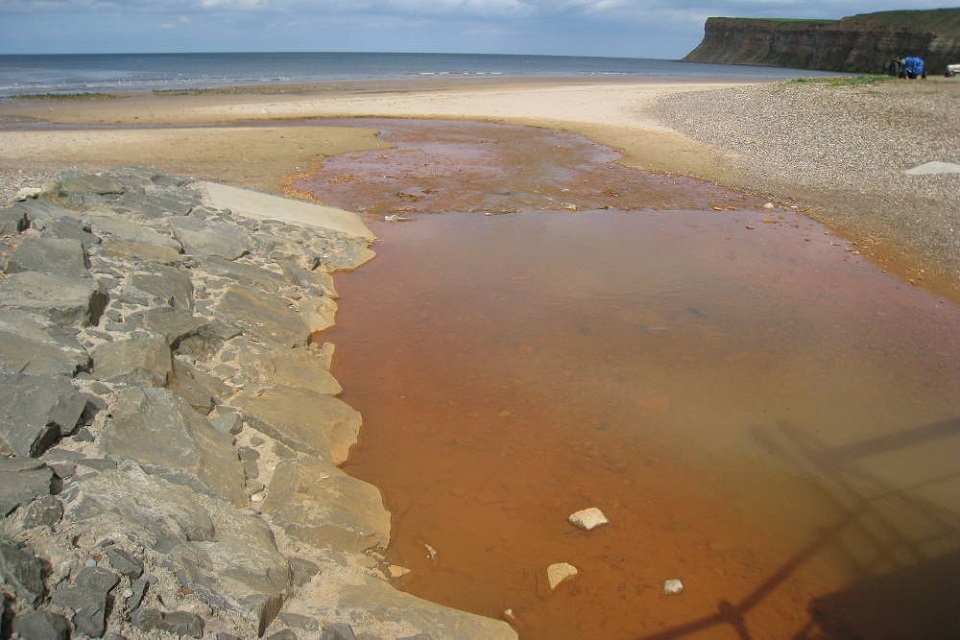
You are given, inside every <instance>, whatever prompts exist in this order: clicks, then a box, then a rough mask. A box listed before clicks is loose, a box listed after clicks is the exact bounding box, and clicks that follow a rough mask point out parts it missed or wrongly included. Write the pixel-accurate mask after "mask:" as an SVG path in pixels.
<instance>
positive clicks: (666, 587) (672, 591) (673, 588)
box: [663, 578, 683, 596]
mask: <svg viewBox="0 0 960 640" xmlns="http://www.w3.org/2000/svg"><path fill="white" fill-rule="evenodd" d="M681 593H683V583H682V582H680V581H679V580H677V579H676V578H671V579H670V580H664V581H663V595H665V596H678V595H680V594H681Z"/></svg>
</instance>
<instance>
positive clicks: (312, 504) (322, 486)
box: [263, 458, 390, 552]
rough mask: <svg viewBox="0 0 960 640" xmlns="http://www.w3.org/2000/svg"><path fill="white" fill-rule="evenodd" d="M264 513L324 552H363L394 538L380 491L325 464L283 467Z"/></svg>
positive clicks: (310, 462) (289, 463)
mask: <svg viewBox="0 0 960 640" xmlns="http://www.w3.org/2000/svg"><path fill="white" fill-rule="evenodd" d="M263 511H264V513H268V514H269V515H270V517H271V519H272V521H273V522H274V523H275V524H277V525H279V526H280V527H281V528H283V530H284V531H286V532H287V535H289V536H290V537H291V538H294V539H296V540H300V541H302V542H305V543H308V544H310V545H313V546H315V547H318V548H324V549H335V550H337V551H347V552H361V551H365V550H367V549H371V548H375V547H385V546H386V545H387V543H388V542H389V540H390V513H389V512H388V511H387V510H386V509H385V508H384V506H383V500H382V498H381V496H380V491H379V489H377V488H376V487H374V486H373V485H370V484H367V483H366V482H363V481H362V480H358V479H357V478H353V477H351V476H348V475H347V474H346V473H344V472H343V471H341V470H340V469H339V468H337V467H336V466H334V465H332V464H330V463H328V462H324V461H322V460H315V459H309V458H305V459H301V460H283V461H281V462H280V463H278V464H277V467H276V469H275V470H274V472H273V479H272V480H271V482H270V491H269V492H268V495H267V499H266V500H265V501H264V503H263Z"/></svg>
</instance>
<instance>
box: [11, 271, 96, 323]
mask: <svg viewBox="0 0 960 640" xmlns="http://www.w3.org/2000/svg"><path fill="white" fill-rule="evenodd" d="M102 296H103V294H101V293H100V290H99V288H98V286H97V283H96V282H94V280H93V279H92V278H83V277H80V278H77V277H69V276H62V275H54V274H49V273H37V272H35V271H24V272H22V273H12V274H10V275H9V276H7V279H6V281H5V282H4V283H3V284H0V306H2V307H10V308H14V309H24V310H28V311H32V312H35V313H39V314H41V315H43V316H44V317H46V318H48V319H49V320H51V321H52V322H56V323H61V324H82V325H87V324H90V323H91V322H93V321H95V320H96V319H97V317H98V315H99V311H98V310H97V307H98V306H99V305H100V304H102V302H98V299H99V298H101V297H102Z"/></svg>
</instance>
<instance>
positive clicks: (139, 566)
mask: <svg viewBox="0 0 960 640" xmlns="http://www.w3.org/2000/svg"><path fill="white" fill-rule="evenodd" d="M107 561H108V562H109V563H110V566H111V567H113V568H114V569H115V570H117V571H118V572H120V574H121V575H124V576H126V577H128V578H131V579H136V578H139V577H140V576H142V575H143V562H141V561H140V559H139V558H137V557H136V556H134V555H132V554H130V553H127V552H126V551H124V550H123V549H119V548H117V547H110V548H109V549H107Z"/></svg>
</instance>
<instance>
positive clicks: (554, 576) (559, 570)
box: [547, 562, 580, 591]
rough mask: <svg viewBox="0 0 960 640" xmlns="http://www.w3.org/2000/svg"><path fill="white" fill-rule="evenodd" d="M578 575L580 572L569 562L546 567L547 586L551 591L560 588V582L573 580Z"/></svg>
mask: <svg viewBox="0 0 960 640" xmlns="http://www.w3.org/2000/svg"><path fill="white" fill-rule="evenodd" d="M578 573H580V572H579V571H577V568H576V567H575V566H573V565H572V564H570V563H569V562H555V563H554V564H552V565H550V566H549V567H547V584H549V585H550V590H551V591H553V590H554V589H556V588H557V587H559V586H560V583H561V582H564V581H566V580H570V579H572V578H575V577H576V576H577V574H578Z"/></svg>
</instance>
